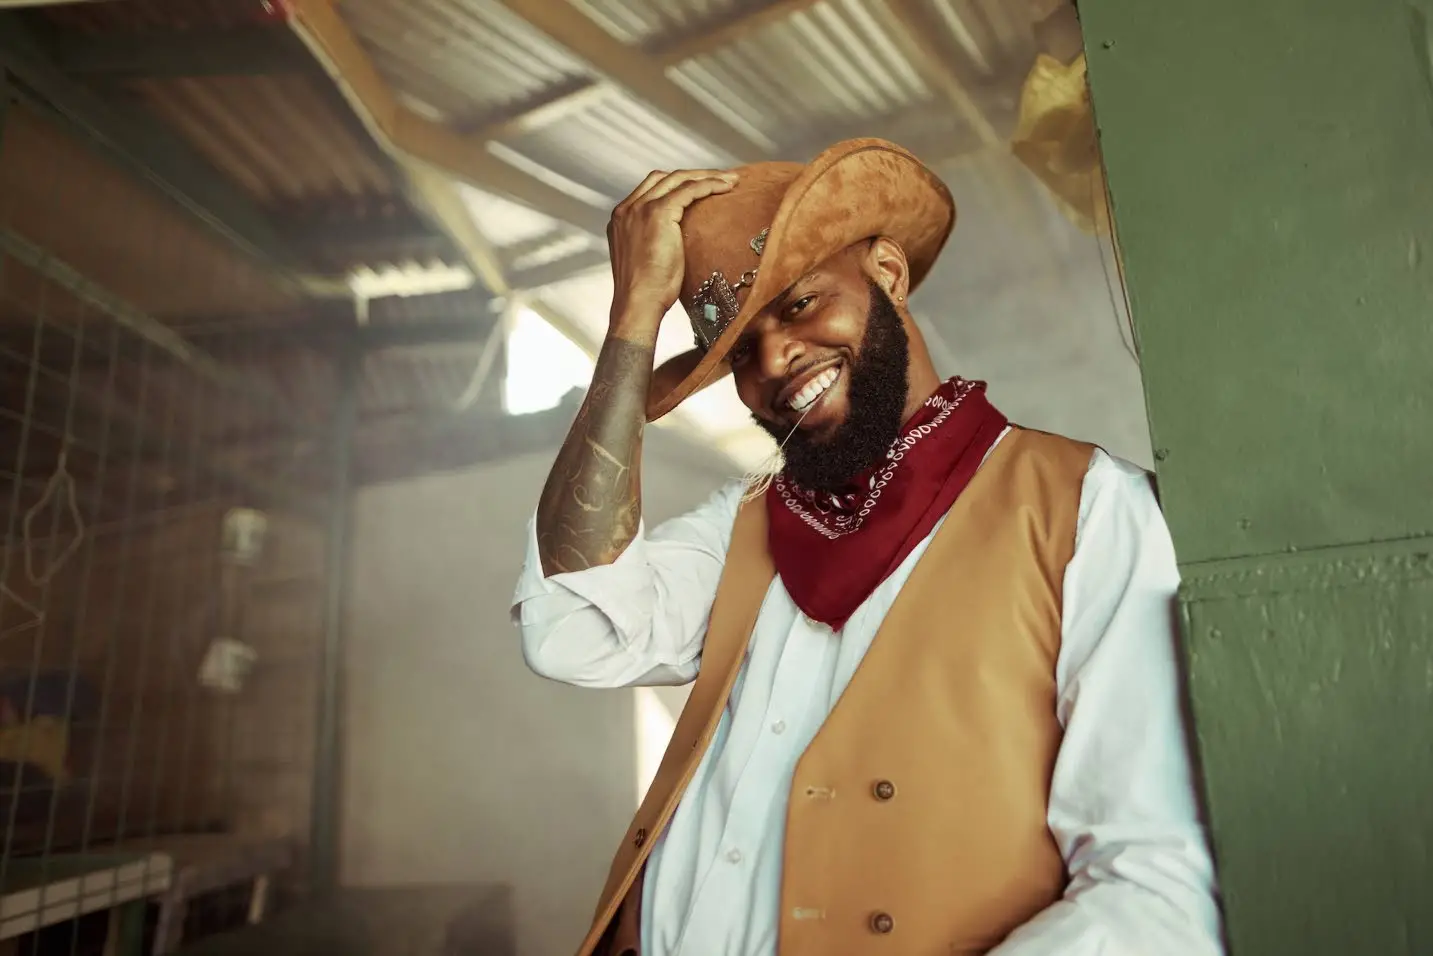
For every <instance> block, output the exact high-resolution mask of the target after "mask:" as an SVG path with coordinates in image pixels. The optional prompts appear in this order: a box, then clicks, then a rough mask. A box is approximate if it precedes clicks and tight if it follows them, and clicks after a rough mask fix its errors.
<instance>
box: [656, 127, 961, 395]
mask: <svg viewBox="0 0 1433 956" xmlns="http://www.w3.org/2000/svg"><path fill="white" fill-rule="evenodd" d="M955 212H956V211H955V201H954V200H953V199H952V198H951V195H950V190H948V189H947V188H946V186H945V184H944V183H943V182H941V181H940V179H939V178H938V177H937V176H936V175H935V174H934V173H933V172H931V171H930V170H929V169H927V168H926V166H925V165H924V164H923V163H921V161H920V160H918V159H916V157H915V156H913V155H912V154H911V153H909V152H908V151H906V150H904V149H902V148H901V147H899V146H897V145H895V144H894V143H888V142H886V141H885V140H879V139H854V140H847V141H846V142H843V143H837V144H836V145H835V146H832V147H831V148H830V149H827V150H826V151H824V152H823V153H821V155H819V156H817V157H816V158H815V159H814V160H812V161H811V162H810V163H809V164H808V165H807V166H806V168H805V169H803V170H802V172H801V174H800V175H799V176H798V177H797V178H796V179H795V181H793V182H792V184H791V186H790V187H789V188H788V189H787V190H786V193H785V195H783V196H782V199H781V204H780V206H779V207H778V208H777V211H776V216H775V218H774V219H773V220H772V223H771V227H770V232H769V234H768V235H767V237H766V245H765V247H764V249H763V250H762V253H761V267H760V269H758V271H757V276H756V281H755V282H754V283H753V284H752V286H751V287H750V289H749V290H748V292H747V296H746V299H745V300H744V301H743V302H742V305H741V309H740V311H739V312H738V313H737V315H736V317H735V318H733V319H732V321H731V322H730V324H728V325H727V327H726V329H725V330H724V331H723V332H722V333H721V335H719V336H718V337H717V339H716V341H714V342H713V343H712V345H711V348H709V349H706V350H705V351H703V350H701V349H692V350H690V351H688V352H684V353H682V354H681V355H678V356H676V357H675V358H672V359H669V360H667V361H666V362H663V363H662V364H661V365H660V366H659V367H658V368H657V369H656V371H655V372H654V373H653V375H652V385H651V389H650V391H649V393H648V397H647V420H648V421H656V420H657V419H659V418H661V417H662V416H663V415H665V414H667V413H668V412H670V411H671V410H672V409H674V408H676V407H677V406H678V405H679V404H681V402H682V401H683V400H684V399H686V398H687V397H688V396H690V395H691V394H693V393H694V392H697V391H700V390H701V389H703V388H705V387H707V386H708V385H711V384H713V383H714V382H717V381H719V380H720V379H721V378H722V377H723V376H724V375H726V374H727V373H728V372H729V371H730V368H729V366H728V365H727V362H726V356H727V353H729V352H730V351H731V349H732V347H733V346H734V345H735V344H736V341H737V339H738V338H740V337H741V333H742V331H743V330H744V329H745V328H746V326H747V325H748V324H749V323H750V322H751V320H752V319H753V318H755V316H756V315H757V314H758V313H759V312H760V311H761V310H762V309H763V308H765V307H766V305H767V304H768V303H770V302H771V301H772V300H773V299H775V298H776V297H777V296H779V295H780V294H781V293H782V292H784V291H786V289H788V288H789V287H790V286H791V285H792V284H793V283H795V282H797V281H798V280H800V278H801V277H802V276H803V275H805V274H806V273H808V272H810V271H811V270H812V269H814V268H815V267H816V266H818V265H820V264H821V263H822V262H824V261H826V260H827V259H828V258H830V257H831V256H833V255H835V254H836V253H838V252H840V251H841V250H842V249H845V248H846V247H847V246H849V245H851V244H852V243H855V242H860V241H861V240H863V239H870V238H872V237H875V236H884V237H886V238H889V239H891V240H893V241H895V242H896V243H897V244H899V245H900V247H901V249H902V250H903V251H904V252H905V254H906V260H907V263H908V265H909V267H910V288H911V289H912V290H914V289H915V287H916V286H917V285H919V284H920V282H921V280H923V279H924V278H925V277H926V275H927V274H928V273H929V272H930V269H931V266H933V265H934V264H935V260H936V258H937V257H938V256H939V255H940V251H941V249H942V248H944V246H945V242H946V239H948V238H949V237H950V232H951V229H953V228H954V226H955Z"/></svg>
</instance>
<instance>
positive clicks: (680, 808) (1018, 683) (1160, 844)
mask: <svg viewBox="0 0 1433 956" xmlns="http://www.w3.org/2000/svg"><path fill="white" fill-rule="evenodd" d="M954 222H955V205H954V202H953V201H952V199H951V196H950V194H949V192H948V190H947V189H946V187H945V186H944V185H943V184H942V183H941V182H940V181H939V179H937V178H936V177H935V175H934V174H932V173H931V172H930V171H929V170H928V169H926V168H925V167H924V166H923V165H922V164H921V163H920V162H919V161H918V160H916V159H915V157H913V156H911V155H910V154H909V153H907V152H906V151H904V150H902V149H900V148H899V147H897V146H894V145H892V144H890V143H885V142H882V141H879V140H855V141H850V142H846V143H840V144H837V145H836V146H833V147H832V148H831V149H829V150H827V151H826V152H825V153H823V154H822V155H821V156H819V157H817V159H815V160H814V161H813V162H812V163H810V164H808V165H805V166H802V165H799V164H778V163H771V164H761V165H756V166H747V167H743V168H740V169H737V170H731V171H713V170H696V171H692V170H685V171H677V172H671V173H653V174H651V175H650V176H648V177H647V179H646V180H645V181H644V182H643V183H642V184H641V185H640V186H638V188H637V189H636V191H635V192H633V193H632V195H631V196H629V197H628V198H627V199H626V200H625V201H623V202H622V203H621V204H620V205H619V206H618V207H617V209H616V211H615V212H614V213H613V216H612V222H611V226H610V227H609V239H610V242H611V248H612V269H613V276H614V281H615V290H616V294H615V298H614V301H613V304H612V313H611V324H610V327H609V331H608V335H607V340H606V342H605V343H604V345H603V348H602V352H601V355H600V356H599V358H598V361H597V366H596V370H595V372H594V374H593V381H592V386H591V388H590V389H589V390H588V394H587V397H586V400H585V402H584V404H583V406H582V408H581V410H580V411H579V413H578V416H577V419H576V421H575V422H574V423H573V426H572V431H571V433H570V434H569V437H568V439H567V441H566V443H565V444H564V445H563V447H562V450H561V451H560V452H559V453H558V457H557V461H556V463H555V464H554V465H553V469H552V472H551V474H550V476H549V478H548V481H547V484H546V486H545V487H544V489H543V492H542V496H541V498H540V500H539V503H538V507H537V513H536V516H535V518H534V520H533V524H532V534H531V540H530V542H529V554H528V557H527V563H526V566H525V568H524V570H523V572H522V577H521V580H520V581H519V584H518V590H517V594H516V596H515V599H514V609H513V613H514V619H515V620H516V621H517V622H518V624H519V626H520V628H521V631H522V639H523V648H524V653H525V654H526V657H527V660H528V662H529V664H530V665H531V666H532V667H533V669H534V670H536V671H537V672H538V673H540V674H542V675H544V676H547V677H549V678H552V679H555V680H561V681H565V682H568V683H572V684H576V685H580V686H588V687H607V688H612V687H630V686H637V685H643V684H681V683H687V682H691V681H695V685H694V686H693V688H692V691H691V695H690V698H689V702H688V705H687V707H686V709H685V710H684V711H683V713H682V716H681V719H680V721H679V722H678V724H677V729H676V731H675V733H674V735H673V740H672V743H671V745H670V747H669V748H668V751H667V755H666V757H665V758H664V760H663V763H662V767H661V769H660V770H659V772H658V774H657V778H656V780H655V782H654V783H653V786H652V788H651V790H650V792H649V794H648V796H647V798H646V800H645V801H644V802H643V805H642V807H641V809H640V810H639V811H638V813H637V816H636V818H635V819H634V820H633V822H632V825H631V827H630V828H629V830H628V833H627V835H626V837H625V838H624V840H623V842H622V844H621V846H620V847H619V849H618V852H617V855H616V859H615V860H614V861H613V864H612V868H611V871H610V874H609V877H608V881H607V886H606V887H605V889H604V890H603V892H602V895H601V897H600V900H599V903H598V908H597V913H596V916H595V918H594V920H593V923H592V926H591V930H590V932H589V933H588V935H587V938H586V939H585V940H583V941H582V943H581V946H580V949H579V953H580V956H586V954H589V953H599V954H628V953H640V954H642V956H676V954H678V953H682V954H690V956H774V954H779V956H864V954H867V953H871V954H875V953H881V954H900V956H967V954H983V953H991V954H995V956H1213V954H1217V953H1219V952H1220V942H1219V925H1218V924H1219V918H1218V912H1217V907H1216V905H1215V899H1214V887H1213V884H1214V878H1213V868H1212V864H1211V861H1210V857H1209V852H1208V849H1207V845H1206V841H1205V836H1204V833H1203V830H1202V828H1201V826H1200V822H1199V819H1198V814H1197V807H1196V799H1195V795H1194V790H1193V784H1192V780H1191V771H1190V762H1189V755H1188V751H1187V746H1186V741H1185V733H1184V727H1183V724H1182V718H1181V706H1180V694H1179V689H1178V675H1177V668H1176V663H1175V661H1176V656H1175V655H1176V645H1175V633H1174V627H1173V620H1174V619H1173V614H1172V611H1173V605H1172V602H1173V597H1174V592H1175V588H1176V586H1177V584H1178V574H1177V571H1176V567H1175V562H1174V553H1173V548H1172V546H1171V543H1170V540H1169V535H1168V532H1167V531H1166V529H1165V525H1164V522H1163V519H1162V517H1161V515H1160V512H1159V508H1158V506H1157V504H1156V502H1155V498H1154V495H1153V493H1152V490H1151V486H1150V482H1149V479H1148V476H1147V475H1145V474H1144V473H1143V472H1141V471H1140V470H1139V469H1137V468H1135V467H1133V466H1131V465H1129V464H1127V463H1124V462H1121V461H1118V460H1116V459H1113V458H1111V457H1110V456H1108V455H1106V454H1105V453H1104V452H1102V451H1100V450H1098V449H1096V448H1094V447H1092V446H1089V445H1085V444H1082V443H1079V442H1076V441H1072V440H1069V439H1065V438H1060V437H1056V436H1052V435H1046V434H1042V433H1038V432H1034V431H1029V430H1026V429H1022V428H1019V427H1016V426H1012V425H1010V423H1008V422H1007V421H1006V419H1005V417H1004V416H1003V415H1001V414H1000V412H999V411H997V410H996V409H995V408H994V407H993V406H992V405H991V404H990V403H989V402H988V401H987V400H986V397H985V389H984V387H983V386H982V385H981V384H979V383H977V382H972V381H969V380H966V379H963V378H951V379H946V380H942V378H941V377H940V376H939V375H938V374H937V373H936V370H935V368H934V366H933V365H932V363H931V360H930V356H929V354H928V353H927V351H926V349H925V346H924V343H923V342H922V340H921V336H920V333H919V331H918V330H917V328H916V326H915V323H914V322H913V321H912V319H911V316H910V313H909V311H908V310H907V308H906V306H905V302H906V297H907V295H909V293H910V292H911V290H913V289H914V288H915V287H916V286H917V285H918V284H919V283H920V281H921V280H922V279H923V278H924V277H925V275H926V274H927V272H928V271H929V270H930V268H931V266H932V265H933V264H934V262H935V260H936V257H937V256H938V254H939V253H940V250H941V248H942V247H943V245H944V244H945V240H946V238H947V236H948V235H949V233H950V230H951V228H952V227H953V225H954ZM678 300H680V301H681V303H682V305H683V306H684V308H685V310H686V312H687V314H688V316H689V317H690V319H691V322H692V327H693V332H694V334H695V336H696V342H697V348H696V349H694V350H693V351H691V352H689V353H687V354H685V355H683V356H680V357H678V358H676V359H673V360H672V361H670V362H668V363H666V364H664V365H663V366H662V367H661V368H659V369H657V370H656V371H655V372H654V370H653V352H654V348H655V343H656V338H657V329H658V325H659V323H660V322H661V319H662V316H663V315H665V314H666V312H667V311H668V309H669V308H670V306H671V305H672V304H673V303H674V302H676V301H678ZM935 307H937V308H938V307H939V305H938V303H937V304H935ZM728 372H729V373H730V374H732V375H734V377H735V382H736V387H737V391H738V393H739V394H740V396H741V399H742V401H743V402H744V403H745V404H746V406H747V407H748V408H749V409H750V410H751V414H752V416H753V418H754V419H755V420H756V422H757V423H758V424H759V425H761V427H762V428H764V429H766V430H767V431H768V432H769V433H770V434H771V435H772V437H773V438H775V439H776V441H777V442H778V443H779V444H781V446H782V449H783V453H784V464H783V466H782V468H781V470H780V472H779V473H777V474H776V475H775V476H773V477H772V478H771V479H770V481H769V482H767V481H762V482H757V483H755V484H752V485H747V484H745V483H741V482H737V483H733V484H732V485H731V486H729V487H728V488H726V489H725V490H723V491H722V492H720V493H718V494H717V495H716V496H714V497H713V498H712V499H711V500H709V501H708V502H707V503H705V504H704V505H702V506H701V507H699V508H697V509H696V510H695V511H692V512H691V513H689V514H687V515H684V516H682V517H680V518H676V519H674V520H672V521H670V522H667V523H665V524H663V525H661V526H660V527H657V528H654V529H647V528H645V527H644V525H643V522H642V519H641V494H640V475H641V443H642V431H643V428H644V426H645V424H646V422H647V421H649V420H652V419H655V418H658V417H660V416H661V415H663V414H665V413H666V412H667V411H669V410H670V409H672V408H673V407H675V406H676V405H677V404H678V403H680V402H681V401H682V399H683V398H685V397H686V396H688V395H690V394H691V393H692V392H693V391H695V390H697V389H698V388H701V387H702V386H704V385H705V384H708V383H709V382H711V381H713V380H715V379H716V378H718V377H719V376H721V375H723V374H726V373H728Z"/></svg>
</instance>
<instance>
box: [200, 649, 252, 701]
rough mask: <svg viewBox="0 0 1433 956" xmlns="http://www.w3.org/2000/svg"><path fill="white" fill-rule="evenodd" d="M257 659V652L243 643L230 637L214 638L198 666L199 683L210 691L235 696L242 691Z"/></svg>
mask: <svg viewBox="0 0 1433 956" xmlns="http://www.w3.org/2000/svg"><path fill="white" fill-rule="evenodd" d="M258 658H259V654H258V652H257V651H255V650H254V649H253V648H252V647H250V646H249V645H247V644H245V643H244V642H243V641H236V640H234V639H233V638H232V637H218V638H215V639H214V640H213V641H211V642H210V644H209V650H208V651H206V652H205V654H204V660H203V662H202V663H201V664H200V665H199V683H200V685H201V686H204V687H207V688H209V689H210V690H217V691H220V692H221V693H225V694H237V693H238V692H239V691H241V690H243V688H244V680H245V679H246V678H247V677H248V676H249V673H250V672H251V671H252V670H253V669H254V662H255V661H256V660H258Z"/></svg>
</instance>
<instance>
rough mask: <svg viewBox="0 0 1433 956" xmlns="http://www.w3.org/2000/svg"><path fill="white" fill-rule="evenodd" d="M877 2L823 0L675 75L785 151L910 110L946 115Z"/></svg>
mask: <svg viewBox="0 0 1433 956" xmlns="http://www.w3.org/2000/svg"><path fill="white" fill-rule="evenodd" d="M878 6H879V4H878V3H877V2H875V0H858V2H836V0H827V2H824V3H819V4H816V5H815V6H813V7H812V8H811V9H809V10H807V11H803V12H800V13H796V14H793V15H792V16H790V17H788V18H787V19H785V20H783V21H781V22H779V23H776V24H773V25H771V26H768V27H766V28H765V29H763V30H761V31H759V32H757V33H754V34H752V35H751V36H748V37H746V38H744V39H742V40H740V41H738V42H736V43H734V44H732V45H731V46H729V47H727V48H726V49H723V50H720V51H717V52H715V53H711V54H708V55H707V56H703V57H700V58H698V59H697V60H694V61H692V62H690V63H687V64H685V65H683V66H682V67H680V68H679V69H678V70H677V71H676V72H677V74H678V75H679V76H682V77H684V78H685V79H686V80H688V81H689V82H690V83H691V84H692V85H693V86H695V87H697V88H699V89H701V90H702V91H703V92H704V93H705V94H706V95H707V96H709V97H710V98H711V99H713V100H716V101H719V102H721V103H723V104H724V105H725V106H727V107H728V108H729V109H731V110H732V111H733V112H735V113H737V114H739V115H741V116H742V117H744V118H746V119H747V120H748V121H749V122H751V123H752V124H753V125H755V126H756V127H757V128H758V129H759V130H760V131H761V132H762V133H763V134H764V135H766V136H767V137H768V138H769V139H771V140H772V141H773V142H776V143H779V144H781V145H782V146H783V147H786V148H799V147H802V146H807V145H809V144H810V143H811V142H812V140H813V136H817V137H819V136H820V135H822V134H823V133H825V132H828V131H832V130H845V131H846V132H847V134H850V133H854V132H855V131H856V130H857V129H858V128H859V127H860V125H861V124H862V123H870V122H872V121H875V120H879V119H883V118H886V117H889V116H891V115H892V114H895V113H899V112H903V111H909V110H913V109H915V108H917V107H925V108H926V109H928V110H929V113H930V114H931V118H932V119H936V118H938V117H939V115H940V113H942V112H949V110H942V109H941V108H940V107H939V106H938V105H936V104H934V103H933V101H932V94H931V91H930V89H929V88H928V87H927V85H926V83H925V81H924V80H923V79H922V78H921V77H920V75H919V74H918V73H917V72H916V71H915V70H914V69H913V68H912V67H911V66H910V64H909V63H908V62H907V61H906V60H905V58H904V57H902V55H901V53H900V50H899V48H898V46H897V44H896V42H895V40H894V39H893V37H892V35H891V33H890V31H889V29H888V28H887V26H886V25H885V24H883V22H882V21H883V19H884V17H883V16H882V15H881V14H880V13H878V12H877V8H878ZM794 51H800V55H799V56H797V55H793V53H794Z"/></svg>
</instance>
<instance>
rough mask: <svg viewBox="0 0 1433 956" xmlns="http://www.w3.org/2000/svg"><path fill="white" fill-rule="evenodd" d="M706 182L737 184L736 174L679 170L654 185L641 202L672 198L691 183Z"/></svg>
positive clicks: (710, 170) (719, 171)
mask: <svg viewBox="0 0 1433 956" xmlns="http://www.w3.org/2000/svg"><path fill="white" fill-rule="evenodd" d="M704 180H714V181H717V182H723V183H727V184H731V183H735V182H736V174H735V173H729V172H726V171H724V170H720V169H679V170H677V171H676V172H674V173H669V174H667V175H666V176H663V177H662V178H661V179H660V180H658V181H657V182H656V183H654V184H653V185H652V186H651V188H649V189H648V190H647V191H646V192H645V193H643V194H642V198H641V199H640V200H639V201H640V202H656V201H657V200H658V199H662V198H664V197H666V196H670V195H671V194H672V193H673V192H675V191H676V190H678V189H681V188H683V187H684V186H687V185H688V184H690V183H694V182H701V181H704Z"/></svg>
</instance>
